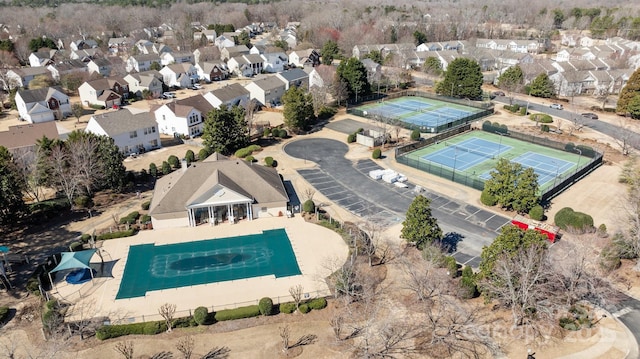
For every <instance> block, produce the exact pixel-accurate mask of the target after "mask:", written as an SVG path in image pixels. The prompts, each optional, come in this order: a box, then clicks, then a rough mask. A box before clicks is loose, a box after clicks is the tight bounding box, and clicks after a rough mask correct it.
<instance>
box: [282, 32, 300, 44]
mask: <svg viewBox="0 0 640 359" xmlns="http://www.w3.org/2000/svg"><path fill="white" fill-rule="evenodd" d="M280 40H281V41H284V42H286V43H287V47H288V48H290V49H293V48H294V47H296V46H298V35H297V31H296V30H295V29H285V30H282V31H281V32H280Z"/></svg>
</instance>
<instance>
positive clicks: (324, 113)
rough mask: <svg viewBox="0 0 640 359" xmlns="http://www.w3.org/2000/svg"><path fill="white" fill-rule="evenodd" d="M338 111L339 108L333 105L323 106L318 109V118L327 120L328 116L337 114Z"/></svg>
mask: <svg viewBox="0 0 640 359" xmlns="http://www.w3.org/2000/svg"><path fill="white" fill-rule="evenodd" d="M336 112H338V110H337V109H335V108H333V107H327V106H322V107H321V108H320V110H319V111H318V119H320V120H326V119H328V118H331V116H333V115H335V114H336Z"/></svg>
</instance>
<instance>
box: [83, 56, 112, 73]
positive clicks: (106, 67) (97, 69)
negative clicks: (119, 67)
mask: <svg viewBox="0 0 640 359" xmlns="http://www.w3.org/2000/svg"><path fill="white" fill-rule="evenodd" d="M87 69H88V70H89V73H90V74H93V73H97V74H100V75H102V76H104V77H109V75H110V74H111V69H112V66H111V62H109V60H107V59H93V60H91V61H89V62H88V63H87Z"/></svg>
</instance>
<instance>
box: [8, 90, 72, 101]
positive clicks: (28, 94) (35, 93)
mask: <svg viewBox="0 0 640 359" xmlns="http://www.w3.org/2000/svg"><path fill="white" fill-rule="evenodd" d="M56 91H58V92H60V93H61V94H64V91H62V88H61V87H60V86H54V87H44V88H40V89H35V90H20V91H18V94H20V97H21V98H22V100H23V101H24V102H25V103H33V102H39V101H46V100H48V99H49V98H51V96H53V93H54V92H56Z"/></svg>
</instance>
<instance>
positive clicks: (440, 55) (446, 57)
mask: <svg viewBox="0 0 640 359" xmlns="http://www.w3.org/2000/svg"><path fill="white" fill-rule="evenodd" d="M431 55H432V56H433V57H435V58H437V59H438V61H440V64H441V65H442V70H444V71H447V68H448V67H449V64H450V63H451V62H452V61H453V60H455V59H457V58H459V57H461V56H462V55H460V53H459V52H458V51H456V50H442V51H434V53H433V54H431ZM425 61H426V59H425ZM480 67H482V65H481V66H480Z"/></svg>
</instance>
